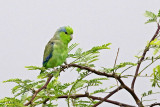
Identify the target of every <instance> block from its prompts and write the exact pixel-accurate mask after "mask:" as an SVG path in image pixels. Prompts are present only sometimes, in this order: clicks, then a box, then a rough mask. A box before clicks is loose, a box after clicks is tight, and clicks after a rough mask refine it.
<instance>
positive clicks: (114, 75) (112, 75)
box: [61, 63, 143, 107]
mask: <svg viewBox="0 0 160 107" xmlns="http://www.w3.org/2000/svg"><path fill="white" fill-rule="evenodd" d="M61 67H62V68H64V69H65V67H66V66H61ZM67 67H77V68H80V69H84V70H88V71H89V72H92V73H95V74H97V75H101V76H106V77H112V78H115V79H116V80H118V81H119V83H120V84H121V87H122V88H124V89H125V90H127V91H128V92H129V93H130V94H131V95H132V97H133V98H134V100H135V102H136V103H137V105H138V106H140V107H143V104H142V103H141V101H140V100H139V98H138V97H137V95H136V94H135V92H134V90H132V89H131V88H129V87H128V86H127V85H126V84H125V83H124V82H123V81H122V79H121V77H120V76H119V75H116V74H115V73H113V74H107V73H105V72H100V71H97V70H95V69H92V68H90V67H86V66H81V65H77V64H72V63H71V64H68V65H67ZM67 67H66V68H67Z"/></svg>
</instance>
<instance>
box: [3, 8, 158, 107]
mask: <svg viewBox="0 0 160 107" xmlns="http://www.w3.org/2000/svg"><path fill="white" fill-rule="evenodd" d="M145 16H146V17H148V18H149V19H148V20H147V21H146V23H152V22H156V23H157V24H158V25H159V22H160V20H159V18H160V11H159V13H158V14H154V13H153V12H149V11H146V13H145ZM159 36H160V35H159V31H158V34H157V36H156V38H155V39H154V40H152V41H151V42H149V43H148V44H147V45H146V48H147V49H148V50H149V51H152V50H153V54H152V55H151V56H145V58H144V60H143V62H145V61H150V64H149V65H146V66H145V67H144V68H143V69H142V70H141V71H139V74H138V76H137V77H141V76H143V75H141V73H142V72H145V70H146V69H147V68H148V67H150V65H152V64H153V63H154V62H156V61H159V59H160V38H159ZM109 45H111V43H107V44H103V45H101V46H94V47H93V48H91V49H89V50H87V51H83V50H82V49H81V48H78V49H76V48H77V46H78V44H77V43H74V44H72V45H71V46H70V47H69V49H68V50H69V54H68V58H70V59H72V61H71V62H70V63H69V64H68V65H66V66H64V65H62V66H61V67H58V68H56V69H45V68H43V67H37V66H27V67H26V68H27V69H28V70H43V71H45V72H43V73H41V74H40V75H38V76H37V78H38V79H37V80H28V79H27V80H22V79H20V78H16V79H9V80H6V81H4V83H7V82H14V83H16V85H15V86H14V87H13V88H12V89H11V91H12V93H13V95H14V97H5V98H3V99H0V106H2V107H23V106H24V105H25V104H26V103H27V102H29V103H28V105H29V106H31V107H34V106H38V105H42V106H43V107H56V106H58V103H56V101H57V100H59V99H60V98H66V103H67V104H68V106H75V107H92V106H94V105H96V104H97V103H98V102H99V100H100V101H101V103H102V102H103V100H104V101H105V102H107V99H104V98H102V99H103V100H102V99H99V100H98V98H97V95H99V94H104V95H108V94H110V93H108V92H111V93H113V92H114V91H113V90H114V89H115V88H116V87H120V88H124V86H126V85H125V84H124V85H123V84H122V83H121V82H120V81H121V78H129V77H130V76H135V75H130V73H129V72H127V71H128V70H130V68H132V67H136V66H137V65H138V63H139V59H140V58H142V56H136V58H137V62H121V63H120V64H116V63H115V66H114V67H112V68H106V67H101V69H99V70H96V72H98V73H101V75H98V73H97V74H96V75H97V77H96V78H87V77H90V76H91V75H93V74H94V72H91V71H89V70H88V68H89V69H91V70H93V71H94V69H96V66H95V62H96V61H97V60H99V59H98V57H99V55H100V51H101V50H106V49H107V50H108V49H110V48H109ZM146 48H145V49H146ZM75 49H76V50H75ZM72 50H75V52H74V53H72ZM70 64H77V65H79V66H80V67H73V66H69V65H70ZM70 67H72V68H73V69H72V72H77V73H78V77H77V79H76V80H75V81H73V82H69V83H61V81H59V79H58V77H59V76H60V73H61V71H65V70H66V69H67V68H70ZM85 67H87V69H85ZM82 68H83V69H82ZM67 72H68V71H67ZM124 72H125V74H124ZM103 73H105V74H109V75H111V76H110V77H112V78H114V79H116V80H117V81H119V82H120V83H121V85H122V86H123V87H121V85H118V84H112V85H110V86H105V87H104V86H103V84H104V83H105V82H107V81H113V79H110V77H108V76H105V75H102V74H103ZM51 76H53V78H52V77H51ZM145 76H146V77H148V76H149V77H151V83H152V86H151V87H159V88H160V65H157V66H155V67H154V68H153V71H152V74H151V75H145ZM48 77H51V78H52V79H51V80H50V81H49V83H48V84H47V86H46V87H44V88H43V89H42V90H41V91H39V92H38V93H37V94H36V96H35V98H34V99H33V100H32V101H31V99H32V98H33V96H34V95H35V93H36V91H37V90H38V89H40V88H41V87H43V86H44V85H45V84H46V79H47V78H48ZM146 79H149V78H146ZM126 81H127V80H126ZM124 82H125V81H124ZM102 86H103V87H102ZM93 87H95V88H93ZM90 88H92V90H89V89H90ZM117 92H118V90H117ZM81 93H85V94H81ZM131 93H132V94H135V93H134V92H131ZM113 94H114V93H113ZM152 94H159V93H157V92H153V91H152V90H149V91H148V92H144V93H142V95H141V102H140V103H141V106H143V101H144V100H143V98H144V97H146V96H149V95H152ZM135 95H136V94H135ZM82 96H83V97H82ZM93 96H94V97H93ZM96 98H97V99H96ZM108 98H109V97H108ZM95 99H96V100H95ZM30 101H31V102H30ZM136 103H137V102H136ZM112 104H113V103H112ZM117 104H118V103H117ZM119 104H121V105H123V103H120V102H119ZM124 105H125V104H124ZM137 105H138V103H137Z"/></svg>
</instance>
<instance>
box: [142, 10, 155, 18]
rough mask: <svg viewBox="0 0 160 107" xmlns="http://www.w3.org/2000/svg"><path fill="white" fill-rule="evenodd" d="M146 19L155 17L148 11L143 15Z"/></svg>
mask: <svg viewBox="0 0 160 107" xmlns="http://www.w3.org/2000/svg"><path fill="white" fill-rule="evenodd" d="M144 15H145V16H146V17H149V18H152V19H154V18H156V15H155V14H154V13H153V12H150V11H146V12H145V14H144Z"/></svg>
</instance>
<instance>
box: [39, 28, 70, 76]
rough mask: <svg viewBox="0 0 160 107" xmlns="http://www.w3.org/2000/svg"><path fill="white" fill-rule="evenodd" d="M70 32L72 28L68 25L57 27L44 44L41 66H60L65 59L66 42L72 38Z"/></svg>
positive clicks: (66, 51)
mask: <svg viewBox="0 0 160 107" xmlns="http://www.w3.org/2000/svg"><path fill="white" fill-rule="evenodd" d="M72 34H73V29H72V28H71V27H70V26H63V27H60V28H59V29H57V31H56V32H55V34H54V36H53V37H52V38H51V39H50V41H49V42H48V43H47V45H46V46H45V50H44V55H43V67H45V69H47V68H54V67H57V66H60V65H62V64H63V63H64V62H65V61H66V58H67V56H68V44H69V42H70V41H71V40H72V38H73V36H72ZM42 72H44V71H41V73H42ZM41 73H40V74H41Z"/></svg>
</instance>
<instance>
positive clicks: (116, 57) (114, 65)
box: [113, 48, 119, 68]
mask: <svg viewBox="0 0 160 107" xmlns="http://www.w3.org/2000/svg"><path fill="white" fill-rule="evenodd" d="M118 54H119V48H118V51H117V56H116V59H115V62H114V66H113V67H114V68H115V66H116V63H117V58H118Z"/></svg>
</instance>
